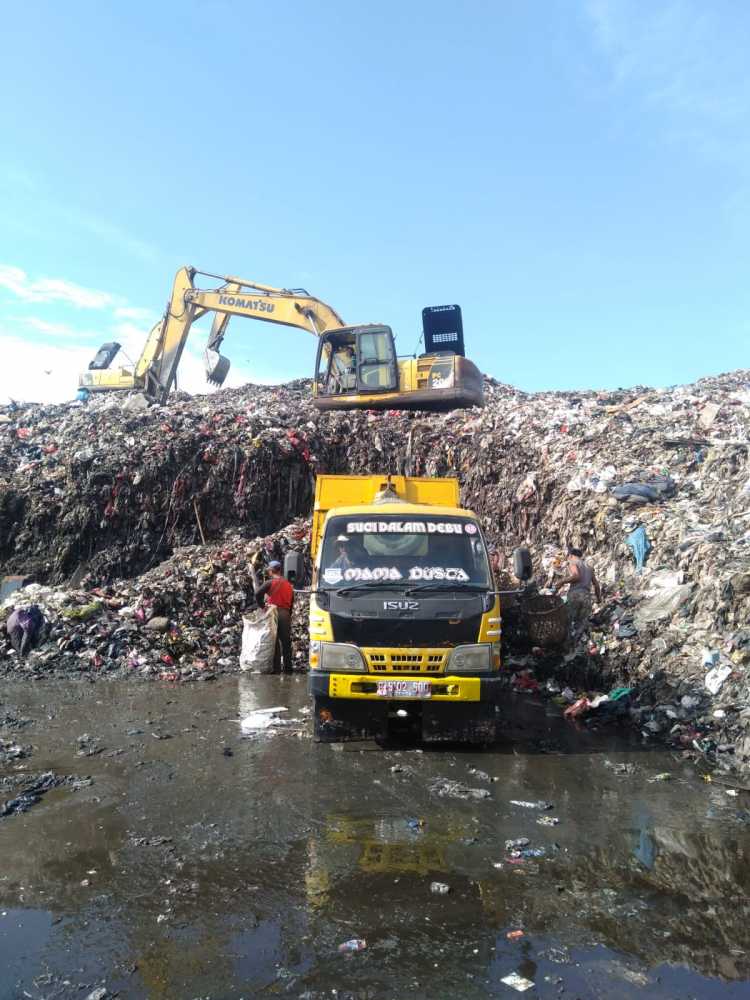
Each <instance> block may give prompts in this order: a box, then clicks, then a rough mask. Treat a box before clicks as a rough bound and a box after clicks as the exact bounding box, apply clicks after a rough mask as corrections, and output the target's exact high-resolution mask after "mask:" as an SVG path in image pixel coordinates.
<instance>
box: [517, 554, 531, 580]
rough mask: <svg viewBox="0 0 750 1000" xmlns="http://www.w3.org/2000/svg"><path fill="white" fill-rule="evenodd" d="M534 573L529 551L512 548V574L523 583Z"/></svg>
mask: <svg viewBox="0 0 750 1000" xmlns="http://www.w3.org/2000/svg"><path fill="white" fill-rule="evenodd" d="M533 575H534V566H533V564H532V561H531V553H530V552H529V550H528V549H514V550H513V576H515V578H516V579H517V580H522V581H523V582H524V583H525V582H526V581H527V580H530V579H531V577H532V576H533Z"/></svg>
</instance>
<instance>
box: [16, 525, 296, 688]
mask: <svg viewBox="0 0 750 1000" xmlns="http://www.w3.org/2000/svg"><path fill="white" fill-rule="evenodd" d="M309 540H310V522H309V521H304V520H301V519H300V520H297V521H295V522H293V523H292V524H291V525H288V526H287V527H286V528H285V529H284V530H282V531H280V532H276V533H274V534H273V535H269V536H267V537H265V538H256V539H254V540H252V541H248V540H247V539H246V538H243V537H242V536H241V535H232V534H227V535H226V536H225V537H224V538H223V539H222V541H221V542H219V543H216V544H208V545H205V546H204V545H192V546H185V547H183V548H179V549H177V550H176V551H175V553H174V554H173V555H172V556H170V558H168V559H166V560H165V561H164V562H162V563H160V564H159V565H158V566H157V567H155V568H154V569H152V570H148V571H147V572H146V573H143V574H141V575H139V576H137V577H134V578H133V579H130V580H115V581H113V582H112V583H111V584H108V585H105V586H90V587H88V588H87V589H83V588H82V587H66V586H64V585H57V586H48V585H45V584H39V583H30V584H28V585H26V586H25V587H24V588H23V590H21V591H16V592H14V593H13V594H11V595H10V596H9V597H8V599H7V600H6V601H5V602H4V609H3V610H0V618H2V617H3V616H4V615H7V613H8V611H9V609H10V608H11V607H14V606H23V605H31V606H36V607H38V608H41V609H42V611H43V617H44V624H43V627H42V630H41V634H40V635H39V636H38V640H39V641H38V642H36V644H35V646H34V648H33V649H32V650H31V651H30V652H29V653H28V654H27V655H26V656H25V657H23V658H21V657H19V656H18V655H17V653H16V651H15V650H14V649H13V648H12V646H11V641H10V637H9V636H8V635H7V632H0V671H16V670H19V669H20V670H24V671H27V672H32V673H33V674H34V675H35V676H37V677H39V676H45V675H50V674H59V673H65V674H68V675H70V674H86V675H99V676H104V675H107V676H123V675H132V676H143V677H155V678H158V679H160V680H166V681H189V680H190V681H193V680H212V679H213V678H215V677H216V675H217V674H221V673H234V672H236V671H237V668H238V657H239V654H240V644H241V639H242V627H241V625H242V617H243V615H244V614H245V613H247V611H248V610H251V609H253V608H255V607H256V603H255V597H254V582H255V580H260V579H262V578H263V567H264V566H266V565H267V563H268V562H270V561H271V560H272V559H276V558H279V557H282V558H283V556H284V554H285V553H286V552H288V551H290V550H292V549H296V550H299V551H302V552H304V549H305V546H306V545H308V544H309ZM253 571H255V580H254V577H253ZM306 614H307V602H306V600H305V599H304V598H301V599H300V600H298V601H297V608H296V609H295V614H294V619H293V631H294V638H295V645H296V650H297V653H296V658H297V661H298V663H299V669H302V668H304V667H305V666H306V663H307V636H306V627H307V622H306ZM238 623H239V627H238Z"/></svg>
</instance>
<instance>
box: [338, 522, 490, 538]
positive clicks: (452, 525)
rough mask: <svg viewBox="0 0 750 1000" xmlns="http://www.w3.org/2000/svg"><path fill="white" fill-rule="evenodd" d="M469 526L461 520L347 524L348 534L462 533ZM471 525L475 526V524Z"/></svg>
mask: <svg viewBox="0 0 750 1000" xmlns="http://www.w3.org/2000/svg"><path fill="white" fill-rule="evenodd" d="M469 527H470V526H469V525H465V524H463V523H462V522H461V521H350V522H349V523H348V524H347V526H346V533H347V534H348V535H354V534H360V535H378V534H381V535H391V534H403V535H462V534H463V533H464V528H466V529H467V530H468V528H469ZM471 527H472V528H474V525H471ZM474 530H476V529H474ZM469 533H470V534H471V532H469Z"/></svg>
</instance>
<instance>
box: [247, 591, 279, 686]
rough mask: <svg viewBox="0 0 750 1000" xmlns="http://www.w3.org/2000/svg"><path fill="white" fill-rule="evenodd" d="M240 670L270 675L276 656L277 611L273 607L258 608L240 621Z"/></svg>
mask: <svg viewBox="0 0 750 1000" xmlns="http://www.w3.org/2000/svg"><path fill="white" fill-rule="evenodd" d="M242 622H243V626H242V650H241V652H240V670H248V671H250V672H252V673H254V674H272V673H273V664H274V657H275V655H276V634H277V631H278V611H277V609H276V607H275V606H274V605H269V606H268V607H267V608H259V609H258V610H257V611H256V612H254V613H253V614H251V615H248V616H247V617H245V618H243V620H242Z"/></svg>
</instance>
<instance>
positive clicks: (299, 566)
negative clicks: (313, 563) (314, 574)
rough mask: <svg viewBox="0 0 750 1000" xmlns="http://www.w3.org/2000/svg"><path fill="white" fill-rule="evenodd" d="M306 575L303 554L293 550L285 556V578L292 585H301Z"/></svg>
mask: <svg viewBox="0 0 750 1000" xmlns="http://www.w3.org/2000/svg"><path fill="white" fill-rule="evenodd" d="M304 573H305V564H304V562H303V559H302V553H301V552H295V551H294V550H291V551H290V552H287V554H286V555H285V556H284V576H285V577H286V578H287V580H288V581H289V582H290V583H291V584H301V583H302V582H303V577H304Z"/></svg>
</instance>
